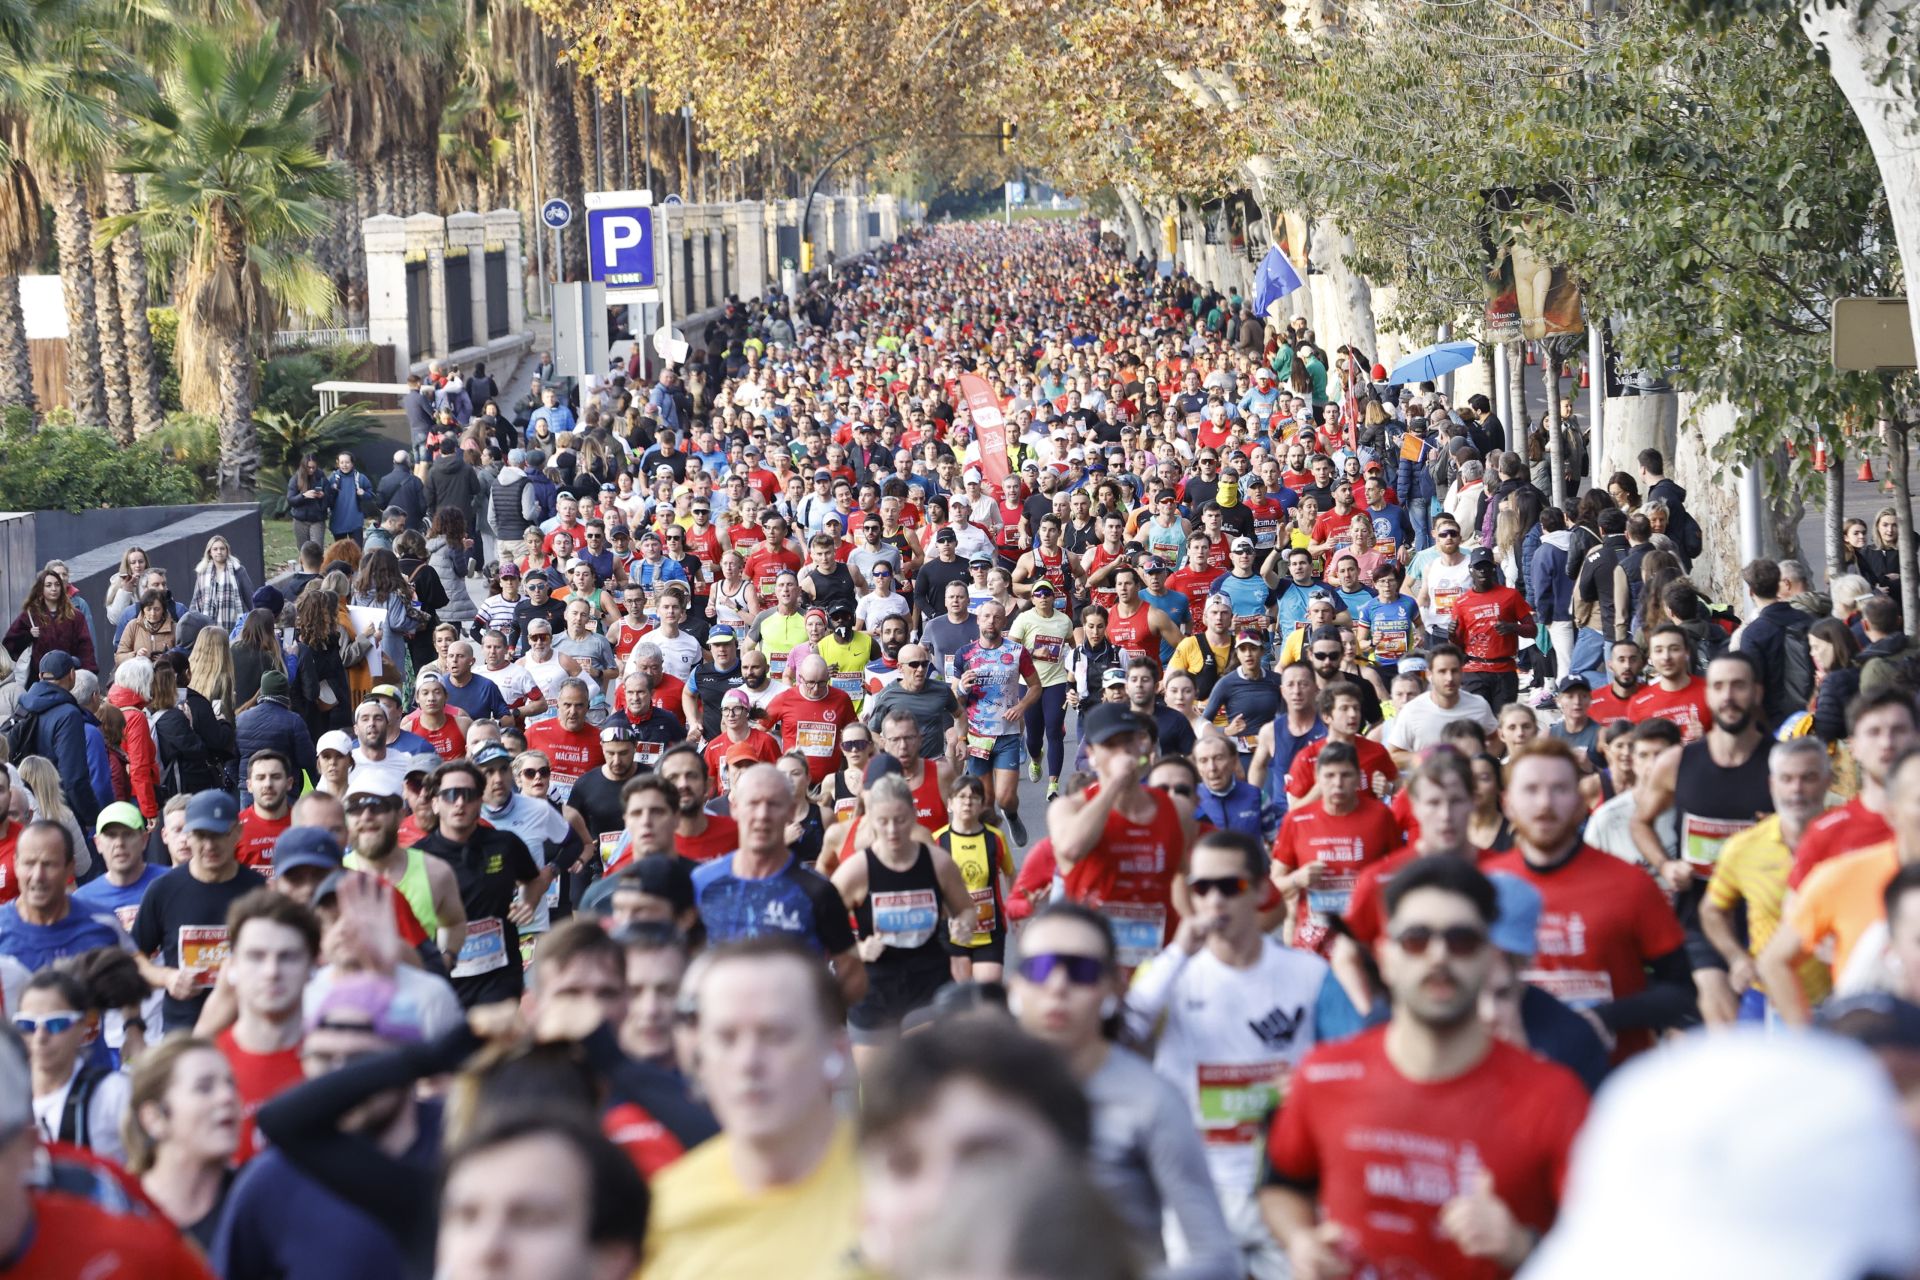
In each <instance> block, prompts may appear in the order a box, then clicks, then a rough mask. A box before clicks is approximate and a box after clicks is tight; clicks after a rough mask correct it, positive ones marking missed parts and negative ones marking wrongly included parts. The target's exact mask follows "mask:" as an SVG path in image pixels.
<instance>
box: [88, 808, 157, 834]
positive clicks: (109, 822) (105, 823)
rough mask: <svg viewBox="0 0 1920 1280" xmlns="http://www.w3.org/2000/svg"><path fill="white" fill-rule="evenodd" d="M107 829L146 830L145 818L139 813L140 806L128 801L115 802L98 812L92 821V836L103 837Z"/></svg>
mask: <svg viewBox="0 0 1920 1280" xmlns="http://www.w3.org/2000/svg"><path fill="white" fill-rule="evenodd" d="M108 827H127V828H129V829H130V830H133V831H145V830H146V829H147V817H146V815H145V814H143V813H141V812H140V806H139V805H137V804H134V803H133V802H131V801H128V800H116V801H114V802H113V803H112V804H110V805H108V806H107V807H106V808H104V809H102V810H101V811H100V816H99V817H98V818H96V819H94V822H93V834H95V835H104V834H106V830H107V828H108Z"/></svg>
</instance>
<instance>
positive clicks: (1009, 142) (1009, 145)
mask: <svg viewBox="0 0 1920 1280" xmlns="http://www.w3.org/2000/svg"><path fill="white" fill-rule="evenodd" d="M1019 136H1020V126H1019V125H1017V124H1015V123H1014V122H1013V121H1011V120H1002V121H1001V122H1000V154H1001V155H1005V154H1007V152H1009V151H1011V150H1013V140H1014V139H1015V138H1017V137H1019Z"/></svg>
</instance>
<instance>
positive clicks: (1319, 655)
mask: <svg viewBox="0 0 1920 1280" xmlns="http://www.w3.org/2000/svg"><path fill="white" fill-rule="evenodd" d="M1344 656H1346V655H1345V654H1344V652H1343V651H1342V650H1339V649H1315V650H1314V651H1313V660H1314V661H1315V662H1338V661H1339V660H1340V659H1341V658H1342V657H1344Z"/></svg>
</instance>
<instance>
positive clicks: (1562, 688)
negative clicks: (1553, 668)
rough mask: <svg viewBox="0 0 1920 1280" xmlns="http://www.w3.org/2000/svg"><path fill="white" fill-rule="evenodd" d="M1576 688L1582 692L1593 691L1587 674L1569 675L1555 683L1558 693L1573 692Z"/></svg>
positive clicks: (1555, 689)
mask: <svg viewBox="0 0 1920 1280" xmlns="http://www.w3.org/2000/svg"><path fill="white" fill-rule="evenodd" d="M1575 690H1578V691H1579V692H1581V693H1592V692H1593V685H1592V684H1590V683H1589V682H1588V681H1587V678H1586V677H1585V676H1568V677H1567V678H1566V679H1565V680H1562V681H1561V682H1560V683H1559V684H1557V685H1555V686H1554V689H1553V691H1554V693H1555V694H1556V695H1557V694H1562V693H1573V692H1574V691H1575Z"/></svg>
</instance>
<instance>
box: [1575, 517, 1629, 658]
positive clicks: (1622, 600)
mask: <svg viewBox="0 0 1920 1280" xmlns="http://www.w3.org/2000/svg"><path fill="white" fill-rule="evenodd" d="M1626 553H1627V535H1626V534H1624V533H1616V534H1612V535H1610V536H1608V537H1605V538H1602V539H1601V540H1600V542H1599V543H1598V544H1597V545H1596V546H1595V547H1594V548H1593V550H1591V551H1589V552H1587V558H1586V559H1585V560H1584V561H1582V562H1581V565H1580V569H1579V571H1578V572H1577V573H1576V574H1575V575H1574V579H1575V583H1574V585H1575V587H1576V591H1575V594H1574V601H1575V604H1574V621H1576V622H1577V623H1579V624H1580V625H1581V626H1582V627H1589V628H1591V629H1593V630H1595V631H1598V632H1599V633H1600V634H1601V636H1602V637H1603V638H1605V639H1606V641H1607V643H1608V644H1612V643H1613V641H1615V640H1622V639H1625V638H1626V636H1627V630H1628V627H1629V625H1630V624H1631V623H1632V621H1633V605H1632V592H1631V591H1630V590H1629V589H1628V584H1627V575H1626V573H1625V571H1624V570H1622V569H1621V567H1620V561H1621V558H1622V557H1623V556H1625V555H1626Z"/></svg>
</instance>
